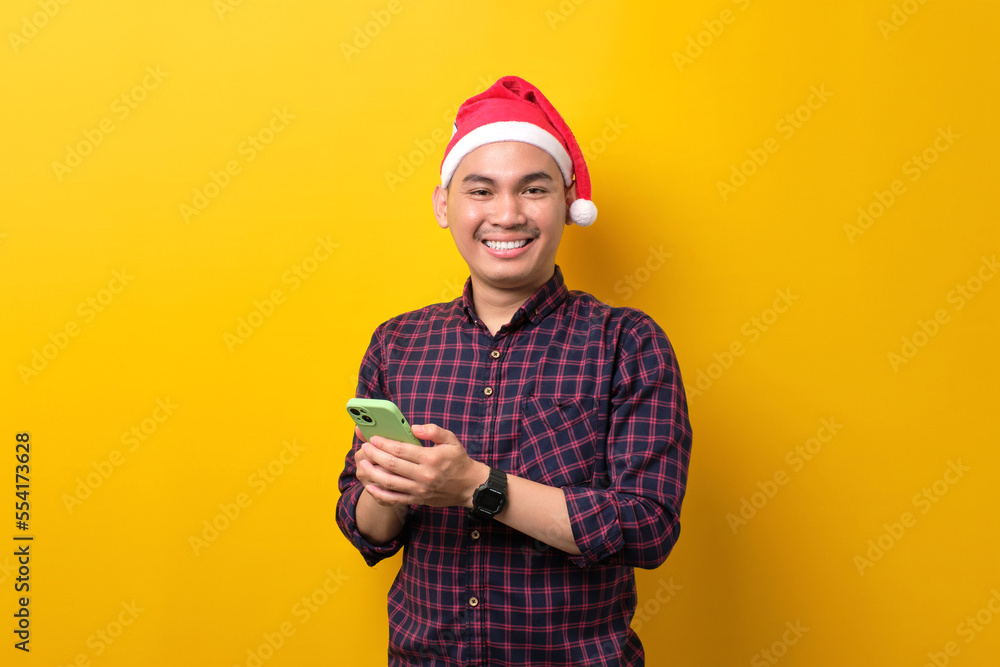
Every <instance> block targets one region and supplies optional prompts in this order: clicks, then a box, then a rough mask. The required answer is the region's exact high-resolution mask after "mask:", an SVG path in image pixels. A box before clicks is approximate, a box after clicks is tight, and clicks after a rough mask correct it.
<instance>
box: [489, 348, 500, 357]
mask: <svg viewBox="0 0 1000 667" xmlns="http://www.w3.org/2000/svg"><path fill="white" fill-rule="evenodd" d="M490 356H491V357H493V358H494V359H499V358H500V350H493V351H492V352H490Z"/></svg>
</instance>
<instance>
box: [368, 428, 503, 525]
mask: <svg viewBox="0 0 1000 667" xmlns="http://www.w3.org/2000/svg"><path fill="white" fill-rule="evenodd" d="M412 428H413V435H415V436H417V437H418V438H420V439H421V440H430V441H431V442H433V443H434V446H432V447H422V446H420V445H411V444H409V443H406V442H398V441H396V440H389V439H387V438H383V437H380V436H375V437H373V438H372V439H371V441H370V442H367V443H365V444H364V445H362V447H363V449H364V456H363V460H362V461H360V463H359V470H358V478H359V479H361V481H362V482H364V483H365V488H366V489H367V490H368V493H370V494H371V495H372V496H373V497H375V499H376V500H378V501H380V502H382V503H390V504H400V505H428V506H430V507H453V506H460V507H472V493H473V491H475V490H476V488H477V487H478V486H479V485H480V484H482V483H483V482H485V481H486V479H487V478H488V477H489V474H490V469H489V467H488V466H487V465H486V464H484V463H480V462H478V461H474V460H472V459H471V458H469V455H468V454H467V453H466V451H465V447H464V446H463V445H462V443H460V442H459V441H458V438H456V437H455V434H454V433H452V432H451V431H449V430H447V429H443V428H441V427H440V426H438V425H437V424H422V425H420V424H416V425H414V426H413V427H412Z"/></svg>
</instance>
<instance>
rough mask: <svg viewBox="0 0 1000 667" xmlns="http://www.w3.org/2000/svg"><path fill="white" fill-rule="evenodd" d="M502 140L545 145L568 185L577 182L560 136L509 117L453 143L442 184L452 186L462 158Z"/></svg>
mask: <svg viewBox="0 0 1000 667" xmlns="http://www.w3.org/2000/svg"><path fill="white" fill-rule="evenodd" d="M498 141H520V142H522V143H525V144H531V145H532V146H535V147H536V148H540V149H542V150H543V151H545V152H546V153H548V154H549V155H551V156H552V159H553V160H555V161H556V164H557V165H558V166H559V171H560V172H562V176H563V181H564V182H565V185H566V186H567V187H569V185H570V184H571V183H572V182H573V160H572V159H570V156H569V153H567V152H566V149H565V148H563V145H562V143H561V142H560V141H559V140H558V139H556V138H555V137H553V136H552V135H551V134H549V133H548V132H546V131H545V130H543V129H542V128H540V127H538V126H537V125H535V124H533V123H525V122H522V121H518V120H507V121H500V122H498V123H489V124H488V125H480V126H479V127H477V128H476V129H474V130H472V131H471V132H469V133H468V134H467V135H465V136H464V137H462V138H461V139H459V140H458V142H457V143H456V144H455V145H454V146H452V148H451V150H450V151H449V152H448V155H447V156H446V157H445V159H444V162H443V163H442V165H441V187H444V188H447V187H448V184H449V183H450V182H451V177H452V176H454V175H455V170H456V169H458V165H459V163H460V162H461V161H462V158H464V157H465V156H466V155H468V154H469V153H471V152H472V151H474V150H476V149H477V148H479V147H481V146H485V145H486V144H493V143H496V142H498ZM595 213H596V209H595ZM591 222H592V221H591ZM587 224H589V223H587Z"/></svg>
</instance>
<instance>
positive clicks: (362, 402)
mask: <svg viewBox="0 0 1000 667" xmlns="http://www.w3.org/2000/svg"><path fill="white" fill-rule="evenodd" d="M347 414H349V415H350V416H351V419H353V420H354V423H355V424H357V425H358V426H359V427H360V428H361V433H362V434H363V435H364V436H365V440H371V439H372V436H373V435H380V436H382V437H383V438H389V439H390V440H398V441H399V442H409V443H411V444H414V445H420V444H421V442H420V441H419V440H417V438H416V436H414V435H413V431H411V430H410V425H409V424H408V423H406V417H404V416H403V413H402V412H400V411H399V408H397V407H396V404H395V403H393V402H392V401H384V400H381V399H378V398H352V399H351V400H349V401H348V402H347Z"/></svg>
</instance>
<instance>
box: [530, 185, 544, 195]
mask: <svg viewBox="0 0 1000 667" xmlns="http://www.w3.org/2000/svg"><path fill="white" fill-rule="evenodd" d="M546 192H547V190H546V189H545V188H543V187H539V186H537V185H532V186H531V187H530V188H528V189H527V190H525V193H526V194H529V195H544V194H545V193H546Z"/></svg>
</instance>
